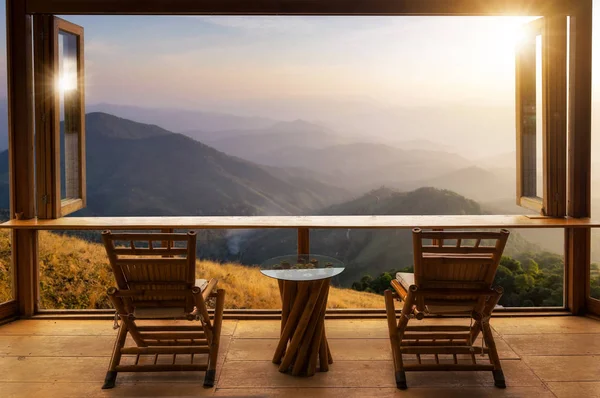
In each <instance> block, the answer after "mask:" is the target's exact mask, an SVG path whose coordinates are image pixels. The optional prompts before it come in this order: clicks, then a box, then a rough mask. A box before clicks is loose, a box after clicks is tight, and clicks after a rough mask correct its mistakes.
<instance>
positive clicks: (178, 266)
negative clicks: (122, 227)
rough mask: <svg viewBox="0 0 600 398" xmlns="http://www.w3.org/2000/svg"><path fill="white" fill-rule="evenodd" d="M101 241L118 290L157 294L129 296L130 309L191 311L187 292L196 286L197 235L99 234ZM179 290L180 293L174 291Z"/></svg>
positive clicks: (127, 302) (191, 306) (191, 304)
mask: <svg viewBox="0 0 600 398" xmlns="http://www.w3.org/2000/svg"><path fill="white" fill-rule="evenodd" d="M102 240H103V242H104V247H105V248H106V253H107V255H108V258H109V261H110V265H111V267H112V270H113V273H114V275H115V279H116V282H117V286H118V288H119V290H122V291H123V290H134V291H149V290H151V291H156V295H151V296H150V295H147V294H145V295H137V296H136V295H131V296H130V297H129V298H128V300H126V306H127V307H129V308H128V310H130V311H132V310H133V307H138V306H143V307H161V306H168V307H178V306H181V307H183V308H185V309H186V311H191V310H192V308H193V300H191V295H190V293H189V292H190V291H191V289H192V288H193V287H194V284H195V273H196V233H195V232H188V233H112V232H110V231H105V232H103V233H102ZM178 290H181V291H182V294H181V295H178V294H174V293H173V292H174V291H175V292H176V291H178Z"/></svg>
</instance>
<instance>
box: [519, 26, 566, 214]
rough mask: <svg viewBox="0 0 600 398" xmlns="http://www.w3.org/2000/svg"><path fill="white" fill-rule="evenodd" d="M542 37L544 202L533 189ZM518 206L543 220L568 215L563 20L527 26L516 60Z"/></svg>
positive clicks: (535, 176)
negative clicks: (538, 55)
mask: <svg viewBox="0 0 600 398" xmlns="http://www.w3.org/2000/svg"><path fill="white" fill-rule="evenodd" d="M537 36H541V37H542V134H541V136H542V147H543V150H542V154H543V155H542V156H543V166H542V175H543V189H542V197H539V196H538V192H537V189H536V179H537V167H536V156H537V155H536V140H537V132H536V120H535V118H534V119H533V120H534V121H533V123H532V120H531V115H532V114H533V115H534V116H535V112H536V99H537V92H536V91H537V90H536V88H537V87H536V77H537V72H536V37H537ZM515 82H516V101H515V105H516V109H515V115H516V132H517V204H518V205H519V206H521V207H525V208H527V209H531V210H534V211H537V212H539V213H540V214H542V215H544V216H551V217H564V216H566V214H567V17H565V16H552V17H545V18H540V19H537V20H535V21H533V22H531V23H530V24H529V29H528V31H527V32H526V39H525V41H524V43H523V45H522V46H521V48H520V49H519V50H518V52H517V57H516V71H515Z"/></svg>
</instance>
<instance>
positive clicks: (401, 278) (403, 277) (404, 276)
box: [396, 272, 415, 292]
mask: <svg viewBox="0 0 600 398" xmlns="http://www.w3.org/2000/svg"><path fill="white" fill-rule="evenodd" d="M396 280H397V281H398V282H400V284H401V285H402V287H403V288H404V289H405V290H406V291H407V292H408V288H409V287H410V286H411V285H414V284H415V274H413V273H411V272H397V273H396Z"/></svg>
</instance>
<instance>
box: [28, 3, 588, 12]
mask: <svg viewBox="0 0 600 398" xmlns="http://www.w3.org/2000/svg"><path fill="white" fill-rule="evenodd" d="M574 3H577V0H254V1H248V0H27V12H28V13H30V14H36V13H42V14H59V15H68V14H113V15H117V14H126V15H145V14H157V15H158V14H165V15H177V14H182V15H189V14H196V15H211V14H223V15H236V14H242V15H244V14H254V15H533V16H542V15H559V14H562V15H567V14H568V13H569V12H570V9H571V5H572V4H574Z"/></svg>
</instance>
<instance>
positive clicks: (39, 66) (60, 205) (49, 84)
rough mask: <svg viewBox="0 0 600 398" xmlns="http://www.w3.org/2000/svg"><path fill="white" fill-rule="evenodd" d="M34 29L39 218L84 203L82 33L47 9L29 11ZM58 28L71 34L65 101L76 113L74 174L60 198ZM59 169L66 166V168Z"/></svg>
mask: <svg viewBox="0 0 600 398" xmlns="http://www.w3.org/2000/svg"><path fill="white" fill-rule="evenodd" d="M34 29H35V32H34V54H35V55H34V57H35V62H34V73H35V95H36V97H37V98H36V100H35V108H36V109H35V110H36V112H35V117H36V180H37V181H36V184H37V215H38V218H40V219H55V218H60V217H63V216H66V215H68V214H70V213H73V212H75V211H77V210H80V209H82V208H84V207H85V206H86V202H87V192H86V163H85V73H84V70H85V67H84V66H85V65H84V45H83V43H84V33H83V28H82V27H80V26H78V25H75V24H72V23H70V22H68V21H65V20H63V19H60V18H57V17H55V16H52V15H35V16H34ZM60 32H66V33H68V34H72V35H74V36H75V37H76V38H77V91H76V94H75V95H76V98H75V99H74V101H72V102H71V106H73V107H75V113H76V114H78V116H79V118H78V119H77V120H76V121H75V124H76V125H77V127H76V128H75V131H77V158H78V160H77V163H78V164H77V169H76V171H73V172H76V173H77V177H76V178H78V179H79V180H78V188H77V192H76V193H75V195H74V197H68V198H66V199H62V198H61V148H60V96H59V95H58V89H57V76H58V74H59V53H58V48H59V44H58V40H59V34H60ZM65 106H67V105H65ZM66 138H67V133H66V128H65V140H66ZM66 156H68V154H67V150H65V157H66ZM65 168H67V165H66V162H65ZM65 172H66V173H70V172H71V171H70V170H69V169H68V168H67V169H66V170H65Z"/></svg>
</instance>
